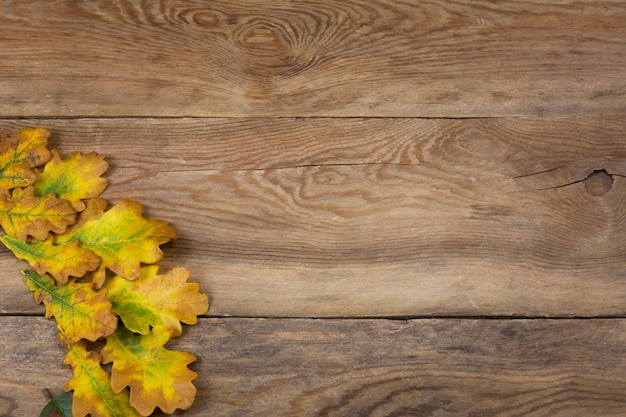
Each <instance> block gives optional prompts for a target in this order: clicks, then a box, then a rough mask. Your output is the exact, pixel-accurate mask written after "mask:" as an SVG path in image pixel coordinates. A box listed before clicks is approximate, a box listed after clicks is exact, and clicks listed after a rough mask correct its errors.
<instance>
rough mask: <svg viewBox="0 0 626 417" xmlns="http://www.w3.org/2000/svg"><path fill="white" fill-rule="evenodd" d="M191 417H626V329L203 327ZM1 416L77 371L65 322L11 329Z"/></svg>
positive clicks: (198, 332)
mask: <svg viewBox="0 0 626 417" xmlns="http://www.w3.org/2000/svg"><path fill="white" fill-rule="evenodd" d="M171 347H172V348H173V349H183V350H191V351H192V352H194V353H195V354H196V356H198V357H199V361H198V362H196V363H195V364H193V365H192V368H193V369H194V370H196V371H197V372H199V375H200V376H199V378H198V379H197V380H196V382H195V384H196V386H197V388H198V397H197V401H196V403H195V404H194V405H193V406H192V408H191V409H190V410H189V411H188V412H187V413H185V414H184V415H185V416H188V417H192V416H198V417H199V416H207V415H211V416H215V417H226V416H229V417H234V416H259V417H261V416H263V417H265V416H276V417H282V416H284V417H309V416H310V417H313V416H319V417H321V416H325V417H331V416H336V417H344V416H440V415H441V416H459V417H461V416H463V417H471V416H481V417H496V416H498V417H508V416H519V417H547V416H559V417H574V416H585V417H591V416H597V417H611V416H614V417H617V416H623V415H626V397H624V392H626V379H625V378H624V375H625V374H626V320H623V319H609V320H600V319H597V320H556V321H555V320H411V321H403V320H364V319H361V320H276V319H274V320H266V319H234V318H230V319H223V318H222V319H203V320H201V322H200V324H198V325H197V326H194V327H188V328H186V329H185V333H184V334H183V336H182V338H181V339H179V340H176V341H175V342H174V343H173V344H172V346H171ZM0 351H1V352H2V355H0V368H1V369H2V380H1V381H0V415H2V416H6V417H32V416H35V415H38V413H39V410H40V409H41V408H42V407H43V405H44V403H45V398H44V397H43V395H42V393H41V390H42V388H44V387H47V388H49V389H50V390H51V391H53V392H60V391H61V390H62V386H63V384H64V383H65V381H66V380H67V379H68V378H69V377H70V375H71V371H70V370H69V368H68V367H66V366H64V365H62V363H61V362H62V359H63V357H64V351H63V349H62V348H61V347H60V345H59V343H58V342H57V341H56V340H55V337H54V324H53V323H52V322H47V321H45V320H44V319H43V318H32V317H31V318H28V317H14V318H7V317H5V318H3V326H2V327H0Z"/></svg>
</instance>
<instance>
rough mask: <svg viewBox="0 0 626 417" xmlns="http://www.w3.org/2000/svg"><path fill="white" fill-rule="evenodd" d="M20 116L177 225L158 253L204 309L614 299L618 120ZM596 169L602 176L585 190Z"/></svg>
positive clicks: (494, 311) (550, 312) (591, 306)
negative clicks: (97, 158)
mask: <svg viewBox="0 0 626 417" xmlns="http://www.w3.org/2000/svg"><path fill="white" fill-rule="evenodd" d="M33 123H36V124H37V125H39V126H47V127H49V128H50V129H51V130H52V132H53V136H52V142H51V144H52V146H56V147H59V148H60V149H61V151H62V152H63V153H68V152H70V151H74V150H83V151H98V152H102V153H105V154H108V155H109V156H108V161H109V163H110V164H111V169H110V172H109V174H108V179H109V180H110V186H109V189H108V190H107V192H106V194H105V197H107V198H109V199H110V200H111V201H112V202H114V201H117V200H119V199H121V198H132V199H135V200H138V201H140V202H141V203H143V204H144V205H145V207H146V213H147V215H149V216H152V217H156V218H159V219H164V220H168V221H170V222H171V223H172V225H173V226H174V227H175V228H176V230H177V231H178V233H179V236H180V239H179V240H177V241H175V242H174V243H172V244H168V245H167V246H166V248H165V252H166V258H165V260H164V267H169V266H172V265H174V264H179V263H180V264H184V265H186V266H187V267H189V268H190V269H191V271H192V276H193V279H194V280H197V281H200V282H201V283H202V286H203V288H204V289H205V291H207V292H208V293H209V295H210V296H211V298H212V300H213V301H212V306H211V310H210V311H209V314H213V315H235V316H267V317H376V316H424V315H444V316H448V315H460V316H469V315H479V316H488V315H495V316H511V315H513V316H570V315H574V316H584V317H588V316H621V315H624V314H625V312H626V286H625V285H623V281H624V276H625V270H624V263H623V259H624V247H626V230H625V228H626V201H625V199H626V188H625V187H626V181H625V179H624V178H625V177H626V163H625V162H624V161H625V160H626V159H625V158H626V148H625V147H624V144H625V142H624V136H623V132H624V131H625V128H626V122H625V121H624V119H623V118H622V117H602V118H598V117H586V118H575V117H563V118H547V119H545V118H519V119H465V120H425V119H311V118H308V119H271V120H268V119H172V120H170V119H167V120H164V119H157V120H153V119H115V120H106V119H101V120H98V119H86V120H31V121H28V120H20V121H7V120H4V121H2V122H0V130H2V129H8V130H11V131H15V130H16V129H17V128H18V127H20V126H26V125H32V124H33ZM602 170H604V171H605V173H606V176H607V177H608V178H610V180H611V184H610V187H609V188H608V190H606V192H604V193H599V194H598V193H591V192H589V191H588V188H589V187H590V186H591V185H593V181H598V179H597V178H599V177H598V176H597V175H595V174H594V175H591V174H593V173H594V172H596V173H597V172H601V171H602ZM590 175H591V176H590ZM588 177H589V178H591V179H587V178H588ZM594 178H595V179H594ZM590 184H591V185H590ZM21 265H22V264H20V263H19V262H18V261H15V260H14V259H13V258H12V256H11V255H10V254H9V253H7V251H1V252H0V282H1V283H2V285H3V288H5V291H3V292H2V293H0V306H2V311H3V312H5V313H26V314H30V313H40V312H41V309H40V308H36V307H35V306H33V303H32V301H31V296H30V294H28V291H27V290H26V289H25V288H22V287H23V284H22V283H21V281H20V278H19V274H18V272H17V271H18V270H19V269H20V267H23V266H21Z"/></svg>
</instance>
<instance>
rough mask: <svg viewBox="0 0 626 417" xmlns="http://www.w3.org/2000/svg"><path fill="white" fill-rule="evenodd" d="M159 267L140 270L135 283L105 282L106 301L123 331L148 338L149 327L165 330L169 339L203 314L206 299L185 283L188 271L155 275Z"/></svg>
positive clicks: (180, 268)
mask: <svg viewBox="0 0 626 417" xmlns="http://www.w3.org/2000/svg"><path fill="white" fill-rule="evenodd" d="M158 270H159V267H158V266H157V265H150V266H146V267H143V268H142V269H141V275H140V276H139V278H137V280H135V281H129V280H127V279H124V278H121V277H119V276H117V277H114V278H112V279H110V280H108V281H107V283H106V284H105V287H104V288H106V289H107V290H108V293H107V294H108V299H109V301H110V302H111V304H112V305H113V312H114V313H116V314H117V315H118V316H120V318H121V319H122V321H123V322H124V326H126V328H127V329H129V330H131V331H133V332H135V333H140V334H148V332H149V331H150V328H151V327H155V326H160V327H163V328H165V329H166V330H167V331H168V333H169V334H170V336H171V337H178V336H180V334H181V333H182V326H181V322H183V323H186V324H195V323H196V322H197V321H198V317H197V316H199V315H202V314H204V313H206V312H207V310H208V308H209V299H208V296H207V295H206V294H201V293H200V285H198V284H196V283H188V282H187V279H188V278H189V271H188V270H187V269H186V268H184V267H175V268H173V269H172V270H171V271H169V272H168V273H167V274H164V275H158Z"/></svg>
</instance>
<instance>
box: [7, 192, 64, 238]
mask: <svg viewBox="0 0 626 417" xmlns="http://www.w3.org/2000/svg"><path fill="white" fill-rule="evenodd" d="M33 193H34V188H33V187H32V186H31V187H27V188H23V189H22V188H15V189H14V190H13V192H12V194H11V197H10V198H6V197H5V198H0V225H2V228H3V229H4V232H5V233H6V234H7V235H9V236H11V237H14V238H17V239H21V240H26V238H27V237H28V236H32V237H33V238H35V239H37V240H39V241H41V240H45V239H46V238H47V237H48V234H49V233H50V232H55V233H63V232H64V231H65V229H66V228H67V226H68V225H70V224H72V223H74V221H75V220H76V212H75V211H74V209H73V208H72V206H71V205H70V203H69V202H68V201H65V200H61V199H60V198H57V197H56V196H54V195H47V196H45V197H36V196H35V195H34V194H33Z"/></svg>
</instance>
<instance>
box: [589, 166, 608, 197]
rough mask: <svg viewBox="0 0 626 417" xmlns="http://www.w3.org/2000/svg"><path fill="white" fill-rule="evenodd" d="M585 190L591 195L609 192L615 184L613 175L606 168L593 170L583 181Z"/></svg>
mask: <svg viewBox="0 0 626 417" xmlns="http://www.w3.org/2000/svg"><path fill="white" fill-rule="evenodd" d="M583 182H584V183H585V190H586V191H587V192H588V193H589V194H591V195H602V194H605V193H607V192H608V191H609V190H610V189H611V186H613V176H612V175H611V174H609V173H608V172H606V170H605V169H598V170H595V171H593V172H592V173H591V174H589V175H588V176H587V178H585V179H584V181H583Z"/></svg>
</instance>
